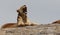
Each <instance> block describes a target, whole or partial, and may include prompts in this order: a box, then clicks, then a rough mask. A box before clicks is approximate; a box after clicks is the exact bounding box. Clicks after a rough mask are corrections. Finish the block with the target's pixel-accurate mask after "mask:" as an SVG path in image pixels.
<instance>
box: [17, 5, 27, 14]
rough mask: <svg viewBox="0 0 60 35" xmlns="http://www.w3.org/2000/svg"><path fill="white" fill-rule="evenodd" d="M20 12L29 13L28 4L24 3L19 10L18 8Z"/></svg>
mask: <svg viewBox="0 0 60 35" xmlns="http://www.w3.org/2000/svg"><path fill="white" fill-rule="evenodd" d="M17 12H18V13H25V14H27V7H26V5H23V6H21V7H20V8H19V9H18V10H17Z"/></svg>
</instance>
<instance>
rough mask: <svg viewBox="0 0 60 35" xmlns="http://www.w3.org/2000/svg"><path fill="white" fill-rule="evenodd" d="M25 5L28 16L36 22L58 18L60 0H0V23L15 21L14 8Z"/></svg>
mask: <svg viewBox="0 0 60 35" xmlns="http://www.w3.org/2000/svg"><path fill="white" fill-rule="evenodd" d="M22 5H27V8H28V18H29V19H30V20H31V21H32V22H37V23H38V24H48V23H51V22H53V21H55V20H59V19H60V16H59V15H60V0H0V25H3V24H6V23H11V22H13V23H15V22H17V12H16V10H17V9H18V8H19V7H20V6H22Z"/></svg>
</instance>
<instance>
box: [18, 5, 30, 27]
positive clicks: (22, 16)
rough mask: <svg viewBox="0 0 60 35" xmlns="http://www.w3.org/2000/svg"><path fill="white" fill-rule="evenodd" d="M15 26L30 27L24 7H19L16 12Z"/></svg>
mask: <svg viewBox="0 0 60 35" xmlns="http://www.w3.org/2000/svg"><path fill="white" fill-rule="evenodd" d="M17 12H18V18H17V26H20V25H30V24H31V22H30V21H29V19H28V18H27V7H26V5H23V6H21V7H20V8H19V9H18V10H17Z"/></svg>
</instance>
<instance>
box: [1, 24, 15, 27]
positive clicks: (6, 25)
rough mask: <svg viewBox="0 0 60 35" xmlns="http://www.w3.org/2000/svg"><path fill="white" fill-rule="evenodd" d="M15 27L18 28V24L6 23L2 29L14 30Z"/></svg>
mask: <svg viewBox="0 0 60 35" xmlns="http://www.w3.org/2000/svg"><path fill="white" fill-rule="evenodd" d="M14 27H16V23H6V24H4V25H2V27H1V28H14Z"/></svg>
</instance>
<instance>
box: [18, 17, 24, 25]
mask: <svg viewBox="0 0 60 35" xmlns="http://www.w3.org/2000/svg"><path fill="white" fill-rule="evenodd" d="M17 26H24V23H23V20H22V17H21V16H19V18H18V19H17Z"/></svg>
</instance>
